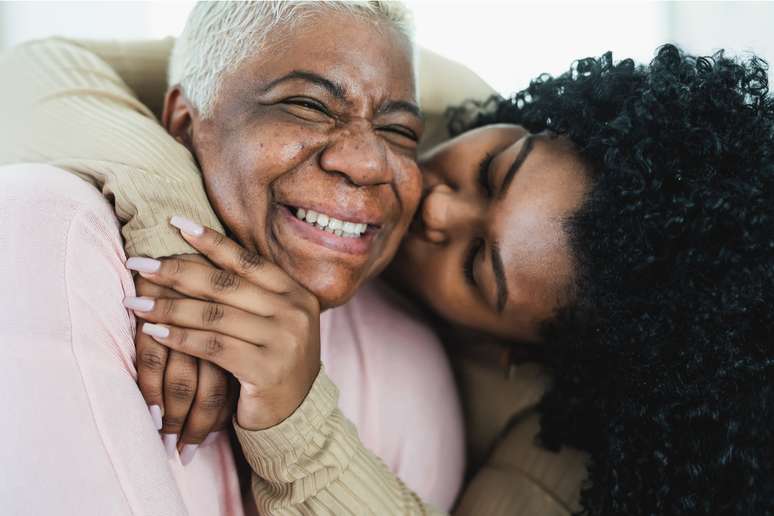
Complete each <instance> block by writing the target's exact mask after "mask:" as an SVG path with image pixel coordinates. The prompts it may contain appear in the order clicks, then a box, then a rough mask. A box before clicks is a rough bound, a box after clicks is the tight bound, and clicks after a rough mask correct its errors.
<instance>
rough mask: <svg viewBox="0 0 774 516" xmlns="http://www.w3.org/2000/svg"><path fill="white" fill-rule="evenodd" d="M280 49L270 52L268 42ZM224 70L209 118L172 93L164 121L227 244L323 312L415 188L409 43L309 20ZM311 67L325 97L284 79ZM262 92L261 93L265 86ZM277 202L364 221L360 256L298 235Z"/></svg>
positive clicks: (350, 283) (364, 265) (411, 202)
mask: <svg viewBox="0 0 774 516" xmlns="http://www.w3.org/2000/svg"><path fill="white" fill-rule="evenodd" d="M280 43H281V50H282V51H281V52H279V51H272V48H275V46H276V47H279V44H280ZM267 44H268V49H264V51H261V52H259V53H258V54H257V55H256V56H255V57H252V58H248V59H247V60H246V61H245V62H244V63H242V64H241V65H240V66H239V67H238V69H237V70H236V71H235V72H233V73H231V74H230V75H228V76H226V77H224V79H223V82H222V85H221V88H220V90H219V93H218V96H217V100H216V102H215V104H214V108H213V113H212V116H211V117H210V118H208V119H202V118H201V117H200V116H199V115H198V114H197V113H196V111H195V110H194V109H193V108H192V107H191V106H190V105H189V104H188V102H187V101H186V100H185V98H184V95H183V94H182V93H181V91H180V90H179V89H172V90H171V91H170V92H169V93H168V95H167V100H166V107H165V114H164V117H163V118H164V120H163V122H164V124H165V126H166V127H167V129H168V131H169V132H170V134H172V135H173V136H176V137H178V138H180V140H181V141H183V143H185V144H186V145H188V146H189V148H190V149H191V150H192V152H193V153H194V155H195V156H196V158H197V160H198V162H199V165H200V167H201V169H202V174H203V177H204V182H205V186H206V189H207V194H208V197H209V199H210V201H211V203H212V205H213V207H214V209H215V212H216V213H217V215H218V217H219V218H220V219H221V220H222V221H223V223H224V225H225V226H226V227H227V228H228V231H229V233H230V235H231V236H233V237H234V239H235V240H237V241H238V242H240V243H241V244H242V245H244V246H245V247H246V248H247V249H250V250H252V251H256V252H258V253H260V254H261V255H262V256H265V257H267V258H268V259H269V260H270V261H272V262H274V263H276V264H277V265H279V266H280V267H281V268H282V269H283V270H285V271H287V273H288V274H289V275H290V276H291V277H292V278H294V279H295V280H296V281H298V282H299V283H300V284H301V285H303V286H305V287H306V288H307V289H309V290H310V291H311V292H313V293H314V294H315V295H316V296H317V297H318V299H319V300H320V304H321V306H322V307H323V309H325V308H328V307H331V306H336V305H339V304H342V303H344V302H345V301H347V300H348V299H349V298H350V297H351V296H352V295H353V294H354V292H355V291H356V290H357V288H358V287H359V286H360V285H361V284H362V283H363V282H364V281H365V280H367V279H368V278H370V277H373V276H374V275H376V274H377V273H379V272H380V271H381V270H382V269H383V268H384V267H385V266H386V265H387V263H388V262H389V261H390V259H391V258H392V256H393V255H394V253H395V251H396V250H397V247H398V245H399V242H400V239H401V238H402V236H403V234H404V233H405V230H406V228H407V227H408V224H409V222H410V221H411V217H412V215H413V213H414V211H415V209H416V206H417V203H418V201H419V197H420V193H421V177H420V173H419V169H418V167H417V165H416V143H417V139H418V138H419V137H420V136H421V133H422V130H423V126H422V121H421V118H420V117H419V116H417V114H415V113H412V112H411V111H412V110H409V109H403V108H402V107H405V106H414V107H415V106H416V98H415V89H416V88H415V83H414V79H413V69H412V53H411V48H410V45H409V42H408V41H407V40H406V39H405V38H404V37H402V36H401V35H400V34H399V33H397V32H396V31H395V30H394V29H392V28H390V27H387V26H382V25H375V24H374V23H372V22H366V21H363V20H361V19H359V18H356V17H353V16H349V15H345V14H326V18H325V20H324V23H321V22H320V21H319V20H315V18H310V20H308V21H307V22H305V23H304V24H302V25H301V26H299V27H295V28H294V32H293V34H292V37H286V34H284V33H283V32H282V31H278V32H277V33H275V34H274V35H273V36H272V37H270V38H269V41H268V42H267ZM298 71H302V72H305V73H313V74H317V75H318V76H320V77H322V78H324V79H325V80H327V81H330V82H331V83H333V84H335V85H336V86H337V88H338V89H339V90H340V91H339V94H338V95H336V94H335V93H334V92H332V91H330V90H329V89H326V88H325V87H323V86H321V85H320V83H319V81H317V82H315V81H312V80H308V79H304V78H296V79H291V80H285V81H282V82H280V83H279V84H275V86H274V87H270V86H271V85H272V83H274V82H275V81H277V80H278V79H280V78H283V77H286V76H287V74H290V73H293V72H298ZM267 88H268V89H267ZM288 207H291V208H292V211H293V212H295V209H296V208H299V207H300V208H305V209H314V210H315V211H318V212H323V213H328V214H331V215H334V216H336V218H339V219H344V220H350V221H353V222H369V223H371V224H372V225H373V226H376V227H374V228H373V229H370V230H369V231H370V232H371V235H369V236H368V237H367V239H369V240H370V245H369V246H368V249H366V250H365V252H342V251H341V250H337V249H334V248H333V246H330V245H325V244H321V243H320V242H314V241H312V240H310V239H308V238H306V237H305V236H304V235H303V234H302V232H300V231H299V230H298V226H297V224H294V223H293V217H292V216H289V215H290V212H289V211H288Z"/></svg>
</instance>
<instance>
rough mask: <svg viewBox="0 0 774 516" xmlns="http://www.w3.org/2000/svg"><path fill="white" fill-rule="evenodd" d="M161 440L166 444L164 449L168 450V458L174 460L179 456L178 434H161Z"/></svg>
mask: <svg viewBox="0 0 774 516" xmlns="http://www.w3.org/2000/svg"><path fill="white" fill-rule="evenodd" d="M161 440H162V441H163V442H164V449H165V450H167V457H169V458H170V459H174V458H175V455H177V434H161Z"/></svg>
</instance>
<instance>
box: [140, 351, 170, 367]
mask: <svg viewBox="0 0 774 516" xmlns="http://www.w3.org/2000/svg"><path fill="white" fill-rule="evenodd" d="M137 361H138V363H139V365H140V368H141V369H146V370H148V371H154V372H158V371H163V370H164V366H165V365H166V363H167V362H166V357H165V356H164V355H163V353H159V352H158V351H154V350H148V349H146V350H143V351H142V352H141V353H140V355H139V356H138V357H137Z"/></svg>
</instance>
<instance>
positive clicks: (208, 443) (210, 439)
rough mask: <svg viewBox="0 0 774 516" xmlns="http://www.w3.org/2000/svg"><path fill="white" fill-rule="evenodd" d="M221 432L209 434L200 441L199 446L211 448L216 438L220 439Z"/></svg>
mask: <svg viewBox="0 0 774 516" xmlns="http://www.w3.org/2000/svg"><path fill="white" fill-rule="evenodd" d="M221 433H222V431H218V432H210V433H209V435H208V436H207V437H206V438H205V439H204V440H203V441H202V444H200V446H212V445H213V444H215V441H217V440H218V437H220V434H221Z"/></svg>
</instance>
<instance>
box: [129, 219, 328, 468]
mask: <svg viewBox="0 0 774 516" xmlns="http://www.w3.org/2000/svg"><path fill="white" fill-rule="evenodd" d="M172 223H173V225H176V226H178V227H179V228H182V229H183V231H181V234H182V236H183V238H185V240H186V241H187V242H188V243H190V244H191V246H192V247H194V248H195V249H197V250H198V251H200V252H201V253H202V254H203V255H204V256H205V257H206V258H207V259H209V260H210V262H211V263H207V262H206V260H202V259H200V258H199V259H196V258H190V257H173V258H165V259H160V260H153V259H149V258H130V259H129V260H128V261H127V267H128V268H129V269H132V270H135V271H138V272H139V273H140V275H141V278H138V279H137V282H136V284H137V293H138V294H139V295H140V296H141V297H136V298H127V300H126V301H125V304H126V305H127V306H128V307H129V308H132V309H133V311H134V313H135V315H136V316H137V317H138V318H139V319H142V321H138V329H139V330H140V331H138V333H137V356H138V382H139V385H140V390H141V391H142V392H143V396H144V397H145V399H146V402H148V404H149V405H150V406H152V405H157V406H160V407H164V409H165V410H164V417H163V428H162V432H163V433H165V434H173V433H180V434H182V439H180V443H179V446H180V447H181V448H182V447H183V446H184V445H185V444H190V443H194V444H198V443H200V442H201V441H202V440H203V439H204V437H205V436H206V435H207V434H208V433H209V432H210V431H214V430H217V429H219V427H222V426H223V425H224V424H226V423H227V422H228V421H229V420H230V416H231V413H232V406H233V405H232V404H231V403H229V402H228V400H229V399H230V398H232V396H230V395H229V394H228V389H229V384H228V376H227V374H226V373H225V371H228V372H229V373H231V374H232V375H233V377H234V378H235V379H236V380H237V381H238V383H239V396H238V402H237V409H236V418H237V423H238V424H239V425H240V426H241V427H243V428H245V429H248V430H260V429H265V428H269V427H271V426H274V425H276V424H278V423H280V422H281V421H282V420H284V419H285V418H287V417H288V416H290V415H291V414H292V413H293V412H294V411H295V410H296V408H297V407H298V406H299V405H300V404H301V402H302V401H303V400H304V398H305V397H306V395H307V394H308V392H309V389H310V388H311V386H312V383H313V382H314V380H315V378H316V377H317V374H318V372H319V369H320V330H319V320H320V308H319V303H318V301H317V299H316V298H315V296H314V295H312V294H311V293H310V292H309V291H307V290H306V289H305V288H304V287H302V286H300V285H299V284H298V283H296V282H295V281H294V280H293V279H292V278H290V277H289V276H288V275H287V274H286V273H285V272H284V271H282V270H281V269H280V268H279V267H277V266H276V265H274V264H272V263H270V262H269V261H267V260H265V259H264V258H262V257H261V256H259V255H258V254H256V253H254V252H251V251H248V250H246V249H244V248H243V247H241V246H240V245H239V244H237V243H236V242H234V241H233V240H231V239H229V238H228V237H226V236H224V235H222V234H220V233H218V232H216V231H214V230H211V229H209V228H203V227H202V226H200V225H198V224H195V223H193V222H191V221H188V220H187V219H182V218H180V217H173V220H172ZM146 321H147V322H146ZM150 339H152V340H150ZM167 349H168V351H167ZM193 357H196V358H197V359H199V360H198V361H197V360H196V359H194V358H193ZM224 370H225V371H224ZM197 373H198V376H197ZM180 378H187V379H188V380H189V382H188V383H189V385H187V386H185V388H182V387H181V382H180ZM191 384H192V385H191ZM233 391H235V389H234V388H233V387H232V393H233ZM181 402H182V403H181ZM159 403H161V404H162V405H158V404H159ZM158 417H159V416H158V415H157V416H156V418H157V419H158ZM157 423H158V422H157ZM189 460H190V459H189ZM184 462H186V461H185V460H184Z"/></svg>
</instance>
